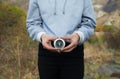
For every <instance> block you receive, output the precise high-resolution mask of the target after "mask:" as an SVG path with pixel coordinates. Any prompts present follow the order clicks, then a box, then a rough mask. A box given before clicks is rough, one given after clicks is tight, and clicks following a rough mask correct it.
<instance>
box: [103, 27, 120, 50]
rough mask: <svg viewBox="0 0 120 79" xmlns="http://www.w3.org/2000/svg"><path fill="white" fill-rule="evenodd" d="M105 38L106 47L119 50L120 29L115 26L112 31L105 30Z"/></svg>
mask: <svg viewBox="0 0 120 79" xmlns="http://www.w3.org/2000/svg"><path fill="white" fill-rule="evenodd" d="M104 37H105V40H106V42H107V46H108V48H112V49H116V50H120V29H119V28H115V30H114V32H106V33H105V35H104Z"/></svg>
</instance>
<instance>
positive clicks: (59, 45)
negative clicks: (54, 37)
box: [56, 40, 63, 48]
mask: <svg viewBox="0 0 120 79" xmlns="http://www.w3.org/2000/svg"><path fill="white" fill-rule="evenodd" d="M56 47H57V48H62V47H63V41H62V40H58V41H56Z"/></svg>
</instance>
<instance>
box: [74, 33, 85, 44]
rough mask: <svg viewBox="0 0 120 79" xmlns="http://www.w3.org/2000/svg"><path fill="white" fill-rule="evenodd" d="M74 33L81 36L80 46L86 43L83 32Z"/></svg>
mask: <svg viewBox="0 0 120 79" xmlns="http://www.w3.org/2000/svg"><path fill="white" fill-rule="evenodd" d="M74 33H77V34H78V35H79V37H80V41H79V43H80V44H82V43H84V40H85V36H84V34H83V32H81V31H75V32H74Z"/></svg>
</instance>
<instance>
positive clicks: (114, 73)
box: [98, 65, 120, 79]
mask: <svg viewBox="0 0 120 79" xmlns="http://www.w3.org/2000/svg"><path fill="white" fill-rule="evenodd" d="M98 74H100V75H107V76H110V77H115V78H119V79H120V69H118V68H114V67H113V66H111V65H109V66H108V65H107V66H105V65H103V66H101V67H100V68H99V69H98Z"/></svg>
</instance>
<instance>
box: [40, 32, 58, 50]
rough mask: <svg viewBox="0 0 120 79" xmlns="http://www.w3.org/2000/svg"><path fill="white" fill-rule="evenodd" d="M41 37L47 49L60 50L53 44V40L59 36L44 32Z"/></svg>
mask: <svg viewBox="0 0 120 79" xmlns="http://www.w3.org/2000/svg"><path fill="white" fill-rule="evenodd" d="M41 39H42V45H43V47H44V48H45V49H47V50H50V51H57V52H58V50H57V49H56V48H54V47H53V46H52V45H51V41H54V40H55V39H57V37H54V36H48V35H47V34H43V35H42V36H41Z"/></svg>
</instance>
